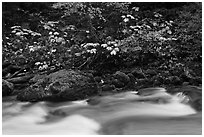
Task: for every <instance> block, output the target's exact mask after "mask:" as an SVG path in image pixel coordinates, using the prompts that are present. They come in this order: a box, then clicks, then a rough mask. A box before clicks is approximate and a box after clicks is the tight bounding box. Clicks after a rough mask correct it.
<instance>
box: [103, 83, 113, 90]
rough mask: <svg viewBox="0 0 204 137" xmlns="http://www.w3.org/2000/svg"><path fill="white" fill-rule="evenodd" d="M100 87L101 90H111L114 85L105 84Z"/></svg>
mask: <svg viewBox="0 0 204 137" xmlns="http://www.w3.org/2000/svg"><path fill="white" fill-rule="evenodd" d="M101 88H102V91H112V90H114V89H115V88H116V87H115V85H109V84H107V85H103V86H102V87H101Z"/></svg>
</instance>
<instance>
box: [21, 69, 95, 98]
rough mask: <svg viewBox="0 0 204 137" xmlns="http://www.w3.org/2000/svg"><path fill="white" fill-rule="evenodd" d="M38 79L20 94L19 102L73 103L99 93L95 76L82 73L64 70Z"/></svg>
mask: <svg viewBox="0 0 204 137" xmlns="http://www.w3.org/2000/svg"><path fill="white" fill-rule="evenodd" d="M36 79H37V81H36ZM36 79H35V80H34V79H33V80H32V82H35V83H34V84H32V85H31V86H29V87H28V88H26V89H25V90H24V92H22V93H20V94H18V96H17V99H18V100H21V101H43V100H48V101H72V100H78V99H85V98H87V97H89V96H93V95H95V94H97V93H98V89H97V84H96V83H95V80H94V78H93V76H92V75H91V74H87V73H85V72H82V71H74V70H65V69H64V70H60V71H57V72H54V73H51V74H49V75H43V77H41V76H38V77H37V78H36Z"/></svg>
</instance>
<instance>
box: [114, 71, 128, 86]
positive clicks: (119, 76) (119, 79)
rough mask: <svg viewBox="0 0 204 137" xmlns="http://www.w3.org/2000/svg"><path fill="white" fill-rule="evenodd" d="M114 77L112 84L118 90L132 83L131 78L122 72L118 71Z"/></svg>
mask: <svg viewBox="0 0 204 137" xmlns="http://www.w3.org/2000/svg"><path fill="white" fill-rule="evenodd" d="M113 76H114V80H113V81H112V83H113V85H115V87H116V88H122V87H124V86H126V85H127V84H128V83H129V82H130V78H129V76H128V75H126V74H125V73H123V72H121V71H117V72H116V73H115V74H114V75H113Z"/></svg>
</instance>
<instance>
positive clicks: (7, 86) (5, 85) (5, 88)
mask: <svg viewBox="0 0 204 137" xmlns="http://www.w3.org/2000/svg"><path fill="white" fill-rule="evenodd" d="M13 90H14V85H13V83H10V82H8V81H6V80H4V79H2V96H9V95H11V94H12V93H13Z"/></svg>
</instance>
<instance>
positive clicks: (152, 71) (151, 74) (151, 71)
mask: <svg viewBox="0 0 204 137" xmlns="http://www.w3.org/2000/svg"><path fill="white" fill-rule="evenodd" d="M146 74H147V75H149V76H155V75H157V72H156V71H155V70H152V69H148V70H147V71H146Z"/></svg>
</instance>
